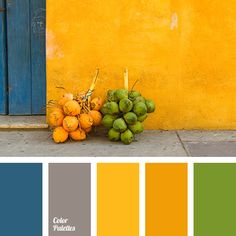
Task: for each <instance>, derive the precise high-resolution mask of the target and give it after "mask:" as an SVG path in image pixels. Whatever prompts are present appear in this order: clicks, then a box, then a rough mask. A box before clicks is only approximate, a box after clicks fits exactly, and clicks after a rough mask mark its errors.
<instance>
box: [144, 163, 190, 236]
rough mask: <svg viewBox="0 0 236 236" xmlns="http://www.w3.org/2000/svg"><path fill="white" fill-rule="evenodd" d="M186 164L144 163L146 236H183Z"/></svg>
mask: <svg viewBox="0 0 236 236" xmlns="http://www.w3.org/2000/svg"><path fill="white" fill-rule="evenodd" d="M187 205H188V204H187V164H164V163H161V164H146V236H187V229H188V227H187V217H188V215H187Z"/></svg>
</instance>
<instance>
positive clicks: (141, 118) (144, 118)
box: [138, 113, 148, 122]
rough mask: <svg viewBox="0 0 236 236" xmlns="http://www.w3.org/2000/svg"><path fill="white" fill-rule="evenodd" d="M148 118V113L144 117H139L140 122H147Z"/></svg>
mask: <svg viewBox="0 0 236 236" xmlns="http://www.w3.org/2000/svg"><path fill="white" fill-rule="evenodd" d="M147 117H148V114H147V113H146V114H144V115H142V116H138V121H140V122H143V121H144V120H146V118H147Z"/></svg>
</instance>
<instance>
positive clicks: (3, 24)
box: [0, 0, 7, 114]
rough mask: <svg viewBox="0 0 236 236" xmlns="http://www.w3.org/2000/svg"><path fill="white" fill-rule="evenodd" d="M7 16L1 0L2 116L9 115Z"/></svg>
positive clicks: (0, 70)
mask: <svg viewBox="0 0 236 236" xmlns="http://www.w3.org/2000/svg"><path fill="white" fill-rule="evenodd" d="M6 65H7V64H6V14H5V1H4V0H0V114H6V113H7V69H6Z"/></svg>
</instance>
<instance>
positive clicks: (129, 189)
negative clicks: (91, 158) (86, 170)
mask: <svg viewBox="0 0 236 236" xmlns="http://www.w3.org/2000/svg"><path fill="white" fill-rule="evenodd" d="M97 235H98V236H111V235H112V236H121V235H122V236H139V165H138V164H98V166H97Z"/></svg>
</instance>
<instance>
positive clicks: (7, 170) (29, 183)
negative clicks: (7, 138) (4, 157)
mask: <svg viewBox="0 0 236 236" xmlns="http://www.w3.org/2000/svg"><path fill="white" fill-rule="evenodd" d="M0 225H1V227H0V235H2V236H14V235H24V236H32V235H34V236H42V165H41V164H10V163H9V164H0Z"/></svg>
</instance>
